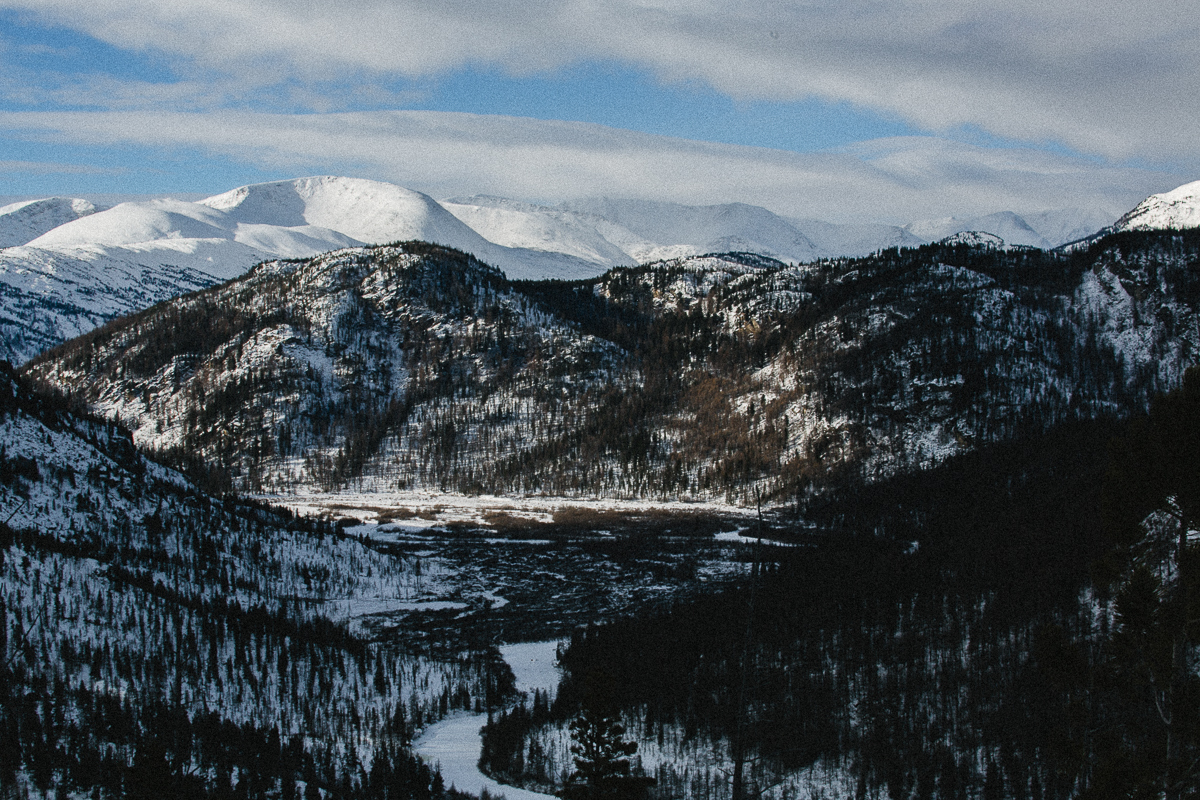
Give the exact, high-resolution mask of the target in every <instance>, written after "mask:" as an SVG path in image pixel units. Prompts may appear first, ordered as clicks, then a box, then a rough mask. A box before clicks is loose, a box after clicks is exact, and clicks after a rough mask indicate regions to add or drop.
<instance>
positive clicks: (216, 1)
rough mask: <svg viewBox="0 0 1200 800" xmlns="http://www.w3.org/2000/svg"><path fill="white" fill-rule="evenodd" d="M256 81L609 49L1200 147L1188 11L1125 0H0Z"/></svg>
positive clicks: (744, 92)
mask: <svg viewBox="0 0 1200 800" xmlns="http://www.w3.org/2000/svg"><path fill="white" fill-rule="evenodd" d="M0 8H11V9H22V10H26V11H30V12H33V13H35V14H37V15H40V16H41V17H42V18H44V19H47V20H52V21H54V22H56V23H58V24H62V25H66V26H69V27H71V28H74V29H76V30H80V31H83V32H85V33H87V34H88V35H91V36H94V37H97V38H99V39H102V40H104V41H106V42H108V43H110V44H113V45H115V46H117V47H120V48H127V49H134V50H140V51H148V52H155V53H161V54H166V55H167V56H168V57H170V58H174V59H176V63H177V64H179V65H183V66H182V68H183V69H185V70H186V69H187V67H188V66H189V65H190V66H191V67H192V68H195V69H203V70H215V71H216V72H218V73H223V74H225V75H227V76H231V79H234V78H233V76H236V78H235V79H236V80H237V81H246V80H248V79H253V80H257V81H259V82H260V83H261V84H262V85H270V84H273V83H280V82H285V81H288V80H298V81H301V82H314V81H315V82H320V81H325V80H329V79H331V78H333V77H354V76H360V77H362V79H363V80H365V81H372V80H375V81H386V80H387V79H389V78H394V77H395V76H408V77H417V76H429V75H435V74H441V73H445V72H447V71H450V70H454V69H457V68H460V67H463V66H465V65H471V64H485V65H495V66H499V67H501V68H503V69H506V70H509V71H511V72H514V73H527V72H530V71H538V70H551V69H554V68H556V67H559V66H562V65H564V64H567V63H572V62H576V61H580V60H585V59H601V60H606V59H616V60H619V61H621V62H625V63H629V64H634V65H638V66H641V67H644V68H647V69H650V70H652V71H653V72H655V73H656V74H658V75H659V76H661V77H662V78H663V79H664V80H666V81H676V80H678V81H696V80H699V81H703V82H705V83H707V84H709V85H711V86H713V87H715V88H716V89H717V90H719V91H721V92H724V93H727V94H729V95H730V96H733V97H737V98H769V99H780V100H792V99H800V98H805V97H813V96H816V97H821V98H826V99H829V100H835V101H844V102H850V103H853V104H857V105H860V106H863V107H867V108H871V109H876V110H882V111H886V112H890V113H895V114H899V115H901V116H902V117H903V118H904V119H907V120H909V121H910V122H912V123H915V124H917V125H919V126H921V127H923V128H925V129H928V130H932V131H937V130H946V129H950V128H954V127H957V126H962V125H968V126H978V127H979V128H981V129H982V130H985V131H989V132H991V133H994V134H997V135H1000V136H1004V137H1011V138H1015V139H1019V140H1024V141H1031V142H1040V141H1058V142H1062V143H1065V144H1066V145H1068V146H1069V147H1072V148H1075V149H1077V150H1080V151H1083V152H1090V153H1096V154H1100V155H1103V156H1106V157H1110V158H1118V159H1122V158H1129V157H1139V158H1149V159H1161V160H1165V161H1168V162H1174V163H1191V164H1193V165H1197V164H1200V144H1198V143H1197V140H1196V137H1195V136H1194V131H1195V130H1196V128H1197V122H1198V121H1200V109H1198V107H1197V105H1196V104H1195V103H1192V102H1190V100H1191V98H1192V97H1193V96H1194V93H1195V87H1196V85H1197V79H1198V78H1200V15H1197V14H1196V13H1195V9H1194V8H1193V7H1191V6H1190V5H1189V4H1187V3H1183V2H1171V3H1161V4H1155V5H1154V6H1153V7H1148V6H1147V5H1146V4H1144V3H1130V2H1128V0H1088V2H1082V0H1057V2H1054V3H1046V2H1044V0H974V1H973V2H969V3H966V2H962V0H903V1H898V2H886V3H879V2H869V1H868V0H809V1H808V2H800V3H797V2H793V1H792V0H763V1H762V2H759V3H738V4H731V3H728V2H715V1H711V0H710V1H708V2H705V1H704V0H694V1H691V2H685V1H683V0H679V1H677V2H674V1H671V0H661V1H658V2H654V1H653V0H454V1H451V0H346V1H345V2H339V3H329V2H324V0H90V2H88V3H86V4H81V3H79V2H78V0H0Z"/></svg>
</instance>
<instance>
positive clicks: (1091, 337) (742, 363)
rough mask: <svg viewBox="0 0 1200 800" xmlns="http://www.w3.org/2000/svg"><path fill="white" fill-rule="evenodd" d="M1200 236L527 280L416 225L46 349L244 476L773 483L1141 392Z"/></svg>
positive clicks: (974, 241)
mask: <svg viewBox="0 0 1200 800" xmlns="http://www.w3.org/2000/svg"><path fill="white" fill-rule="evenodd" d="M1131 237H1132V238H1131ZM1198 258H1200V235H1197V234H1195V233H1189V234H1187V235H1184V234H1177V233H1171V232H1163V233H1159V232H1149V233H1137V232H1132V233H1122V234H1117V235H1115V236H1114V237H1113V238H1111V239H1108V240H1103V241H1100V242H1097V243H1096V244H1094V245H1093V246H1091V247H1090V248H1089V249H1087V250H1084V251H1077V252H1073V253H1050V252H1046V251H1041V250H1037V249H1034V248H1027V247H1015V248H1005V247H1000V246H998V244H997V242H996V241H994V240H992V239H988V238H987V237H979V236H974V235H969V236H960V237H958V238H952V239H951V240H950V241H948V242H946V243H944V244H939V245H925V246H923V247H921V248H916V249H909V250H893V251H885V252H882V253H880V254H877V255H875V256H870V257H865V258H861V259H842V260H831V261H825V262H817V263H814V264H810V265H789V264H785V263H783V262H779V261H777V260H773V259H769V258H766V257H763V256H759V255H757V254H724V255H719V256H707V257H690V258H685V259H676V260H673V261H666V262H660V263H656V264H653V265H646V266H638V267H621V268H614V269H613V270H610V271H609V272H607V273H605V274H604V275H602V276H600V277H599V278H595V279H591V280H583V281H575V282H555V281H549V282H546V281H543V282H522V281H515V282H514V281H509V280H508V279H507V278H506V277H505V276H504V275H503V273H501V272H500V271H498V270H496V269H495V268H494V267H490V266H488V265H486V264H484V263H483V262H480V261H479V260H478V259H475V258H474V257H473V256H470V255H468V254H465V253H462V252H460V251H454V250H451V249H447V248H443V247H439V246H436V245H429V244H423V243H417V242H411V243H401V244H398V245H392V246H382V247H374V248H355V249H350V250H344V251H339V252H334V253H329V254H324V255H322V256H318V257H315V258H313V259H308V260H303V261H289V262H269V263H264V264H261V265H259V266H258V267H257V268H256V269H254V270H253V271H251V272H250V273H248V274H247V275H246V276H244V277H242V278H239V279H237V280H235V281H231V282H229V283H227V284H223V285H221V286H219V287H214V288H212V289H207V290H203V291H201V292H198V293H196V294H194V295H190V296H189V297H187V298H183V299H180V300H175V301H171V302H168V303H165V304H163V305H161V306H158V307H156V308H154V309H151V310H149V311H146V312H142V313H140V314H138V315H136V316H134V317H131V318H128V319H126V320H120V321H116V322H114V323H111V324H110V325H108V326H106V327H105V328H104V329H102V330H99V331H96V332H93V333H90V334H87V335H85V336H83V337H81V338H80V339H77V340H74V341H73V342H70V343H68V344H66V345H63V346H60V347H58V348H56V349H54V350H52V351H49V352H48V353H46V354H43V355H42V356H39V357H38V358H36V359H34V360H33V361H31V362H30V364H29V365H28V366H27V367H26V371H27V372H28V373H29V374H31V375H33V376H36V377H37V378H38V379H39V380H43V381H47V382H49V383H51V384H53V385H55V386H57V387H59V389H60V390H61V391H67V392H71V393H73V394H74V395H75V396H77V397H78V398H79V399H80V400H82V401H85V402H87V403H89V404H90V405H91V406H92V407H94V408H96V409H98V410H102V411H103V412H104V413H105V414H106V415H109V416H112V417H114V418H117V419H121V420H123V421H124V422H125V423H126V424H127V425H129V427H130V428H131V429H133V430H134V431H135V437H136V438H137V441H138V442H139V443H140V444H142V445H146V446H151V447H153V448H155V449H160V450H178V451H181V452H189V453H194V454H197V455H199V456H200V457H201V458H203V459H205V460H207V461H209V462H211V463H213V464H216V465H220V466H221V468H222V469H226V470H228V471H229V472H230V474H231V475H232V476H233V478H234V482H235V485H236V486H238V487H239V488H241V489H243V490H249V491H265V492H288V491H292V490H298V489H303V490H304V491H329V490H334V489H339V488H346V487H351V486H352V487H356V488H357V489H359V490H362V491H392V490H400V489H404V490H411V489H430V490H448V489H452V490H454V491H461V492H468V493H471V492H486V493H489V494H504V493H524V492H535V493H542V492H545V493H550V494H556V495H564V496H571V495H580V496H592V495H598V496H615V497H642V498H669V499H679V498H685V499H686V498H692V499H716V498H725V499H726V500H727V501H731V502H734V501H735V502H742V503H744V502H747V501H748V500H749V498H750V497H752V496H756V495H757V494H759V493H761V496H763V497H769V498H773V499H775V500H776V501H778V500H781V499H784V498H787V497H791V496H793V495H796V494H797V493H799V494H803V493H804V492H807V491H809V489H811V488H812V487H815V486H818V485H822V484H827V483H828V482H829V481H836V480H840V478H837V477H836V476H837V475H838V474H843V475H849V474H853V475H856V476H860V477H862V476H870V475H880V476H884V475H888V474H892V473H894V472H896V471H897V470H905V469H911V468H915V467H919V466H922V465H929V464H933V463H938V462H939V461H941V460H942V459H944V458H946V457H947V456H949V455H951V454H953V453H955V452H960V451H962V450H964V449H970V448H972V447H973V446H975V444H976V443H984V442H990V441H998V440H1003V439H1006V438H1008V437H1010V436H1012V435H1014V434H1015V433H1016V432H1018V431H1022V430H1027V429H1029V430H1035V431H1036V430H1041V429H1043V428H1044V427H1045V426H1046V425H1049V424H1052V423H1054V422H1057V421H1062V420H1067V419H1073V418H1076V417H1081V418H1092V417H1095V416H1103V415H1108V414H1118V415H1121V414H1128V413H1132V412H1133V411H1134V410H1136V409H1137V408H1139V407H1143V406H1144V404H1145V403H1147V402H1148V399H1147V398H1148V397H1149V396H1150V395H1151V394H1152V393H1153V392H1156V391H1159V390H1161V389H1163V388H1165V387H1169V386H1171V385H1173V382H1175V381H1177V380H1178V378H1179V376H1180V375H1181V374H1182V371H1183V369H1184V367H1185V366H1186V365H1187V364H1189V363H1192V362H1193V361H1194V360H1195V358H1196V355H1197V353H1200V342H1198V341H1196V337H1195V331H1196V329H1197V328H1196V323H1197V309H1196V308H1195V307H1194V304H1193V303H1191V302H1190V301H1189V300H1188V298H1189V297H1191V293H1192V292H1193V291H1195V290H1196V287H1195V286H1194V284H1195V280H1196V279H1195V277H1194V276H1193V274H1192V271H1193V270H1192V267H1193V266H1194V265H1195V264H1196V263H1197V261H1198ZM805 487H809V488H805Z"/></svg>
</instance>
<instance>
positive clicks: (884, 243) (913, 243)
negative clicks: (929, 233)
mask: <svg viewBox="0 0 1200 800" xmlns="http://www.w3.org/2000/svg"><path fill="white" fill-rule="evenodd" d="M790 221H791V222H792V223H793V224H794V225H795V226H796V229H797V230H799V231H800V232H801V233H803V234H804V236H805V237H806V238H807V239H808V240H809V241H811V242H812V243H813V244H814V245H816V246H817V248H818V249H819V250H820V251H821V252H822V253H825V254H826V255H827V256H830V257H838V256H847V257H850V258H857V257H860V256H865V255H868V254H870V253H874V252H876V251H878V250H883V249H885V248H888V247H919V246H920V245H923V244H927V241H926V240H925V239H922V238H920V237H917V236H913V235H912V234H911V233H909V232H908V231H906V230H904V229H903V228H901V227H900V226H898V225H872V224H862V225H852V224H842V225H835V224H833V223H830V222H822V221H820V220H816V219H791V220H790Z"/></svg>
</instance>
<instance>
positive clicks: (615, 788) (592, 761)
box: [558, 706, 653, 800]
mask: <svg viewBox="0 0 1200 800" xmlns="http://www.w3.org/2000/svg"><path fill="white" fill-rule="evenodd" d="M624 736H625V726H624V725H622V724H621V723H620V721H619V720H618V719H617V717H616V716H615V715H613V714H611V713H608V712H606V711H603V710H601V709H600V708H599V707H597V706H591V707H588V708H586V709H585V710H584V712H583V714H582V715H580V716H579V717H577V718H576V719H574V720H573V721H572V722H571V738H572V739H573V740H574V741H573V743H572V744H571V755H573V756H574V757H575V772H574V773H572V774H571V778H570V780H569V781H568V783H567V785H566V786H564V787H563V788H562V790H561V791H560V792H559V795H558V796H559V797H561V798H563V800H600V799H601V798H604V799H606V800H607V799H609V798H613V799H616V798H639V797H641V796H643V795H644V794H645V790H646V788H647V787H648V786H649V785H651V784H652V783H653V781H652V780H651V779H647V778H641V777H636V776H633V775H631V774H630V762H629V757H630V756H631V755H633V754H634V753H636V752H637V747H638V746H637V742H630V741H626V740H625V739H624Z"/></svg>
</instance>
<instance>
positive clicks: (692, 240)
mask: <svg viewBox="0 0 1200 800" xmlns="http://www.w3.org/2000/svg"><path fill="white" fill-rule="evenodd" d="M1036 221H1037V225H1036V226H1035V225H1032V224H1030V223H1029V222H1028V221H1027V220H1026V219H1023V218H1021V217H1019V216H1017V215H1015V214H1012V213H1010V212H1004V213H1000V214H993V215H990V216H988V217H982V218H978V219H971V220H957V219H948V220H931V221H924V222H918V223H912V224H910V225H908V226H905V227H898V226H893V225H869V224H861V225H844V224H841V225H839V224H831V223H826V222H821V221H818V220H799V219H786V218H784V217H780V216H778V215H776V214H774V213H772V212H770V211H768V210H767V209H764V208H759V207H757V206H749V205H744V204H728V205H716V206H686V205H679V204H673V203H661V202H650V201H643V200H619V199H612V198H593V199H590V200H581V201H578V202H573V203H567V204H562V205H559V206H553V207H551V206H544V205H537V204H532V203H524V202H518V201H514V200H507V199H503V198H495V197H471V198H466V199H458V200H453V201H446V202H444V203H439V202H437V201H435V200H434V199H433V198H431V197H429V196H428V195H425V194H422V193H420V192H416V191H412V190H409V189H405V188H402V187H399V186H395V185H393V184H388V183H382V182H379V181H371V180H364V179H358V178H339V177H314V178H301V179H297V180H291V181H276V182H272V183H263V184H255V185H252V186H243V187H240V188H238V189H234V190H232V191H229V192H225V193H223V194H219V195H215V196H213V197H209V198H207V199H205V200H201V201H199V202H186V201H181V200H170V199H163V200H148V201H138V202H128V203H121V204H119V205H116V206H114V207H112V208H108V209H96V208H95V207H94V206H93V205H91V204H90V203H88V202H87V201H84V200H70V199H62V198H55V199H50V200H43V201H35V202H32V203H21V204H14V205H12V206H7V207H6V208H5V209H3V213H0V241H3V242H7V243H8V244H7V246H6V247H4V249H0V282H2V283H4V284H5V286H6V296H5V299H4V301H3V302H2V304H0V335H3V336H4V339H3V341H0V357H3V358H8V359H9V360H11V361H13V362H15V363H22V362H24V361H26V360H28V359H29V358H30V357H32V356H33V355H35V354H36V353H38V352H40V351H41V350H43V349H45V348H46V347H49V346H52V345H53V344H55V343H57V342H59V341H62V340H64V339H65V338H68V337H69V336H70V335H73V334H74V333H77V332H81V331H84V330H87V329H89V328H90V327H92V326H94V325H97V324H101V323H103V322H104V321H106V320H109V319H112V318H114V317H116V316H119V315H121V314H125V313H130V312H133V311H137V310H141V309H143V308H145V307H146V306H147V305H150V304H153V303H155V302H158V301H161V300H165V299H167V298H170V297H173V296H175V295H177V294H179V293H182V292H186V291H191V290H193V289H196V288H199V287H200V286H204V285H208V284H209V283H213V282H217V281H221V280H228V279H230V278H233V277H236V276H239V275H241V274H243V273H244V272H245V271H246V270H247V269H249V268H250V267H251V266H253V265H254V264H256V263H258V262H260V261H265V260H271V259H276V258H310V257H312V256H315V255H318V254H320V253H324V252H328V251H330V250H336V249H340V248H345V247H356V246H362V245H374V244H384V243H388V242H395V241H407V240H420V241H426V242H432V243H435V244H440V245H444V246H447V247H453V248H455V249H458V250H461V251H463V252H466V253H470V254H471V255H473V256H475V257H476V258H479V259H481V260H482V261H485V262H486V263H488V264H491V265H493V266H496V267H498V268H500V269H501V270H502V271H504V273H505V274H506V275H507V276H508V277H509V278H513V279H542V278H558V279H567V280H580V279H590V278H594V277H596V276H598V275H600V274H601V273H603V272H604V271H605V270H607V269H611V268H614V267H627V266H633V265H635V264H644V263H649V262H652V261H656V260H662V259H672V258H681V257H689V256H695V255H701V254H706V253H720V252H749V253H757V254H760V255H765V256H768V257H771V258H776V259H778V260H780V261H785V262H809V261H813V260H816V259H819V258H826V257H858V256H863V255H867V254H868V253H872V252H875V251H878V250H880V249H884V248H891V247H910V246H917V245H920V244H923V243H925V242H929V241H936V240H939V239H943V238H945V237H946V236H950V235H953V234H955V233H959V232H962V231H980V232H986V233H991V234H994V235H996V236H999V237H1000V238H1002V239H1003V240H1004V241H1005V242H1007V243H1008V244H1010V245H1029V246H1035V247H1042V248H1047V247H1051V246H1054V245H1056V244H1059V243H1061V242H1062V241H1065V240H1066V239H1067V238H1078V237H1077V236H1076V235H1075V234H1077V233H1079V231H1080V230H1082V229H1083V226H1086V225H1089V224H1091V223H1092V222H1096V221H1097V218H1096V216H1095V215H1094V214H1092V215H1090V216H1089V214H1088V213H1087V212H1077V211H1063V212H1046V213H1044V214H1043V215H1040V216H1039V217H1038V218H1037V220H1036ZM1101 221H1102V222H1103V223H1106V222H1108V221H1109V220H1107V219H1102V220H1101ZM1096 227H1099V226H1096ZM1096 227H1092V228H1090V230H1095V229H1096ZM1064 237H1066V238H1064ZM94 298H100V299H99V300H94Z"/></svg>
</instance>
